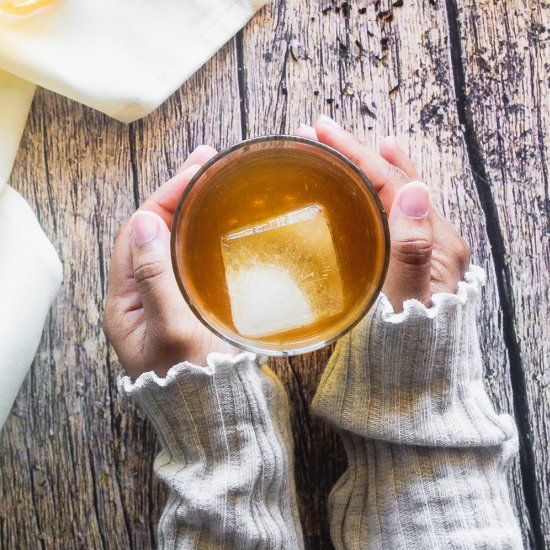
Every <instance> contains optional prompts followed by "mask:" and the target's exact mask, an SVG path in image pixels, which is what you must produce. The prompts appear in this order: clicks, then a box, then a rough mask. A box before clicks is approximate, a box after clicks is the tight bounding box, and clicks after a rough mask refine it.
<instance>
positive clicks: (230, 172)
mask: <svg viewBox="0 0 550 550" xmlns="http://www.w3.org/2000/svg"><path fill="white" fill-rule="evenodd" d="M214 168H215V166H214V167H212V169H211V170H210V171H207V172H206V174H205V175H204V176H203V178H202V180H200V181H199V182H198V183H197V185H195V186H194V188H193V189H192V190H191V192H190V193H189V196H188V197H187V198H186V200H185V202H184V208H183V209H182V212H181V216H180V218H179V227H178V228H176V231H178V232H179V233H178V238H179V251H178V252H179V257H180V259H181V260H180V272H182V273H181V274H182V279H183V280H185V286H186V287H187V294H188V296H189V299H190V300H191V302H192V303H193V305H194V306H195V308H196V310H198V312H199V313H200V314H201V315H202V316H203V317H204V318H206V319H207V321H208V322H209V323H210V325H211V326H213V327H215V328H217V330H218V332H221V333H222V334H223V333H224V334H226V335H227V334H229V335H230V336H233V337H234V336H237V337H238V336H239V335H238V333H237V331H236V328H235V326H234V324H233V321H232V315H231V306H230V301H229V296H228V291H227V284H226V281H225V273H224V264H223V259H222V254H221V248H220V241H221V239H222V237H223V236H224V235H227V234H229V233H232V232H234V231H237V230H239V229H241V228H243V227H247V226H250V225H255V224H260V223H263V222H265V221H266V220H268V219H271V218H274V217H276V216H279V215H283V214H285V213H288V212H290V211H293V210H296V209H298V208H302V207H306V206H309V205H319V206H321V207H322V208H323V209H324V212H325V215H326V217H327V220H328V223H329V227H330V230H331V233H332V238H333V242H334V246H335V249H336V254H337V258H338V262H339V267H340V274H341V280H342V287H343V292H344V303H345V306H344V308H343V310H342V311H341V313H340V314H338V315H334V316H332V317H330V318H325V319H322V320H319V321H316V322H313V323H311V324H309V325H307V326H303V327H299V328H294V329H292V330H288V331H286V332H282V333H278V334H273V335H270V336H266V337H262V338H261V343H265V344H268V345H269V346H270V347H271V348H280V349H288V348H292V347H296V346H300V345H305V346H307V345H309V343H311V342H314V341H315V340H316V339H319V338H321V339H331V338H334V337H335V336H336V335H337V334H335V333H337V332H338V331H341V330H343V329H344V328H347V326H348V325H349V324H350V321H352V320H353V319H355V318H356V317H358V316H359V315H360V314H361V312H362V311H364V309H365V308H366V307H368V305H369V304H370V303H371V302H372V301H373V300H374V299H375V297H376V293H377V290H378V287H379V285H380V279H381V277H382V274H383V272H384V270H385V261H386V258H385V256H386V242H385V236H384V228H383V225H382V222H381V214H380V208H379V206H378V204H376V203H375V202H374V201H373V200H372V197H371V196H370V195H369V192H368V191H367V189H366V187H365V186H364V185H362V186H359V185H357V183H356V182H354V181H351V177H350V173H344V172H342V169H341V167H338V166H335V165H334V163H331V162H326V161H324V160H323V159H322V158H319V157H318V156H312V157H308V156H307V155H305V156H304V155H298V154H296V153H294V152H293V151H291V150H289V149H282V150H275V151H265V152H263V153H258V154H256V155H252V154H251V155H249V156H248V157H247V156H246V155H243V157H242V158H238V159H236V160H235V161H233V162H228V163H227V164H226V166H224V167H223V168H221V169H217V170H216V169H214ZM185 205H187V207H185ZM249 343H253V342H252V341H250V342H249Z"/></svg>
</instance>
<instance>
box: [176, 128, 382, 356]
mask: <svg viewBox="0 0 550 550" xmlns="http://www.w3.org/2000/svg"><path fill="white" fill-rule="evenodd" d="M277 141H280V142H282V141H287V142H295V143H303V144H306V145H310V146H313V147H316V148H318V149H322V150H324V151H325V152H327V153H329V154H331V155H333V156H335V157H336V158H338V159H339V160H340V161H342V162H344V164H346V165H347V166H348V167H349V168H350V169H351V170H352V171H353V172H354V173H355V174H356V175H357V176H358V178H359V180H360V181H361V182H362V183H363V185H364V186H365V188H366V189H367V191H368V193H369V195H370V196H371V197H372V199H373V200H374V203H375V206H376V207H377V210H378V212H379V214H380V221H381V223H382V232H383V237H384V246H383V248H384V250H383V253H384V264H383V266H382V269H381V271H380V277H379V279H378V281H377V283H376V286H375V290H374V292H373V294H372V297H371V299H370V300H369V301H368V302H367V303H366V304H365V307H364V308H362V309H361V311H360V312H359V314H358V315H357V316H356V318H355V319H353V321H352V322H351V323H349V324H347V325H346V327H345V328H344V329H342V330H340V331H339V332H338V333H337V334H336V335H335V336H333V337H331V338H327V339H324V340H320V341H319V342H315V343H313V344H309V345H305V346H301V347H296V348H292V349H271V348H264V347H262V346H261V345H258V346H255V345H250V344H248V343H245V342H241V341H239V340H236V339H233V338H231V337H230V336H227V335H225V334H223V333H222V332H220V331H219V330H218V329H217V328H216V327H214V326H212V325H211V324H210V323H209V322H208V321H207V320H206V319H205V318H204V316H203V315H202V313H201V312H200V310H199V308H198V307H196V306H195V304H194V302H193V300H192V298H191V296H189V294H188V292H187V289H186V287H185V284H184V282H183V280H182V277H181V274H180V270H179V264H178V257H177V250H176V244H177V243H176V239H177V235H176V231H175V229H176V228H177V226H178V222H179V219H180V216H181V211H182V210H183V206H184V203H185V201H186V199H187V197H188V196H189V194H190V192H191V190H192V189H193V187H194V186H195V185H196V184H197V183H198V181H199V180H200V179H201V178H202V176H203V175H204V174H205V172H206V171H207V170H208V169H209V168H210V167H211V166H213V165H214V164H216V163H217V162H218V161H220V160H221V159H223V158H224V157H227V156H228V155H231V154H232V153H234V152H235V151H238V150H239V149H242V148H244V147H246V146H248V145H255V144H256V143H264V142H277ZM389 253H390V231H389V225H388V216H387V213H386V210H385V209H384V207H383V206H382V202H381V201H380V197H379V196H378V193H377V191H376V189H375V188H374V186H373V185H372V183H371V181H370V180H369V178H368V177H367V176H366V174H365V173H364V172H363V171H362V170H361V169H360V168H359V167H358V166H357V165H356V164H355V163H354V162H352V161H351V160H350V159H349V158H348V157H346V156H345V155H343V154H342V153H340V152H339V151H337V150H336V149H334V148H333V147H330V146H329V145H326V144H324V143H321V142H319V141H316V140H314V139H310V138H305V137H300V136H292V135H286V134H268V135H265V136H259V137H254V138H248V139H245V140H243V141H240V142H239V143H236V144H235V145H232V146H230V147H227V148H226V149H223V150H222V151H220V152H219V153H217V154H216V155H214V156H213V157H212V158H211V159H209V160H208V161H206V162H205V163H204V164H203V165H202V166H201V167H200V168H199V170H197V172H196V173H195V174H194V175H193V177H192V178H191V179H190V180H189V183H188V184H187V186H186V187H185V189H184V190H183V193H182V194H181V197H180V198H179V201H178V205H177V207H176V210H175V212H174V218H173V220H172V227H171V228H170V257H171V260H172V271H173V272H174V276H175V278H176V281H177V283H178V287H179V289H180V292H181V293H182V296H183V298H184V300H185V302H186V304H187V305H188V307H189V309H190V310H191V311H192V313H193V315H195V317H196V318H197V319H198V320H199V321H200V322H201V323H202V324H203V325H204V326H205V327H206V328H207V329H208V330H209V331H210V332H212V333H213V334H215V335H216V336H217V337H218V338H221V339H222V340H224V341H225V342H227V343H229V344H231V345H232V346H235V347H237V348H238V349H241V350H244V351H248V352H251V353H255V354H258V355H268V356H272V357H289V356H294V355H302V354H304V353H310V352H313V351H316V350H318V349H321V348H324V347H326V346H328V345H330V344H333V343H334V342H336V341H337V340H339V339H340V338H342V336H344V335H345V334H347V333H348V332H349V331H351V330H352V329H353V328H354V327H355V326H356V325H357V324H358V323H359V322H360V321H361V320H362V319H363V318H364V317H365V315H366V314H367V313H368V312H369V310H370V309H371V308H372V306H373V305H374V303H375V302H376V300H377V299H378V296H379V295H380V292H381V290H382V286H383V285H384V281H385V280H386V275H387V273H388V265H389V259H390V258H389Z"/></svg>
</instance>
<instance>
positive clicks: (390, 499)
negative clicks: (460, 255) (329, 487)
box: [313, 267, 522, 550]
mask: <svg viewBox="0 0 550 550" xmlns="http://www.w3.org/2000/svg"><path fill="white" fill-rule="evenodd" d="M484 277H485V276H484V273H483V271H482V270H481V269H480V268H476V267H472V268H471V269H470V272H469V273H467V274H466V277H465V281H464V282H461V283H460V284H459V289H458V292H457V293H456V294H455V295H451V294H436V295H434V296H433V300H432V302H433V305H432V307H430V308H426V307H425V306H423V305H422V304H421V303H419V302H418V301H415V300H410V301H408V302H406V303H405V304H404V311H403V312H402V313H394V312H393V309H392V307H391V304H390V303H389V301H388V299H387V298H386V297H385V296H383V295H382V296H380V298H379V299H378V301H377V303H376V305H375V307H374V308H373V310H372V311H371V312H370V313H369V315H368V316H367V317H366V319H365V320H364V321H363V322H362V323H361V324H360V325H359V326H358V327H357V328H355V329H354V330H353V331H352V332H351V333H350V334H348V335H347V336H346V337H344V338H343V339H342V340H341V341H340V342H339V343H338V345H337V347H336V350H335V352H334V354H333V356H332V357H331V360H330V362H329V364H328V366H327V368H326V370H325V373H324V375H323V378H322V380H321V384H320V386H319V389H318V392H317V395H316V396H315V399H314V403H313V409H314V412H315V413H316V414H317V415H318V416H320V417H322V418H324V419H325V420H326V421H328V422H329V423H331V424H332V425H333V426H334V427H335V428H336V429H337V430H338V431H339V433H340V435H341V436H342V439H343V442H344V445H345V448H346V452H347V455H348V470H347V471H346V473H345V474H344V475H343V476H342V478H341V479H340V480H339V481H338V483H337V484H336V486H335V487H334V489H333V491H332V493H331V496H330V500H329V506H330V510H329V515H330V522H331V536H332V539H333V543H334V545H335V547H336V548H337V549H343V548H346V549H356V548H376V549H379V548H380V549H386V548H391V549H392V550H394V549H404V548H419V549H423V548H430V549H431V548H461V549H462V548H471V549H479V548H483V549H497V548H498V549H503V548H522V542H521V536H520V532H519V528H518V524H517V521H516V519H515V517H514V514H513V512H512V507H511V504H510V497H509V492H508V486H507V480H506V476H507V471H508V468H509V464H510V461H511V458H512V457H513V455H514V454H515V453H516V452H517V434H516V429H515V426H514V422H513V420H512V419H511V418H510V417H509V416H507V415H500V414H497V413H496V412H495V410H494V409H493V407H492V405H491V403H490V401H489V398H488V396H487V394H486V392H485V390H484V387H483V381H482V368H483V365H482V357H481V353H480V348H479V342H478V333H477V327H476V314H477V309H478V306H479V293H480V287H481V286H482V285H483V283H484Z"/></svg>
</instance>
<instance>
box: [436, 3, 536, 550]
mask: <svg viewBox="0 0 550 550" xmlns="http://www.w3.org/2000/svg"><path fill="white" fill-rule="evenodd" d="M446 11H447V20H448V28H449V42H450V48H451V65H452V73H453V82H454V89H455V95H456V101H457V111H458V118H459V122H460V123H461V125H462V128H463V136H464V142H465V145H466V151H467V155H468V161H469V165H470V169H471V173H472V177H473V180H474V183H475V186H476V189H477V192H478V197H479V202H480V204H481V208H482V210H483V214H484V216H485V223H486V227H487V236H488V239H489V244H490V246H491V252H492V259H493V264H494V268H495V276H496V283H497V291H498V296H499V302H500V306H501V308H502V333H503V339H504V343H505V345H506V351H507V354H508V358H509V362H510V379H511V386H512V387H511V392H512V401H513V407H514V414H515V420H516V425H517V428H518V435H519V440H520V453H519V454H520V470H521V476H522V488H523V495H524V499H525V506H526V509H527V514H528V518H527V519H528V522H529V527H530V533H529V536H530V539H531V540H530V542H531V545H532V546H533V547H535V548H543V547H544V535H543V531H542V523H541V513H540V507H539V502H538V498H537V480H536V476H535V464H536V461H535V456H534V449H533V443H532V429H531V426H530V423H529V407H528V400H527V388H526V383H525V378H524V369H523V360H522V357H521V347H520V345H519V342H518V338H517V334H516V328H515V324H514V319H515V318H516V310H515V304H514V299H513V295H512V284H511V273H510V268H509V266H508V262H507V259H506V247H505V244H504V237H503V234H502V230H501V228H500V223H499V219H498V213H497V208H496V205H495V201H494V197H493V194H492V190H491V182H490V180H489V178H488V175H487V170H486V169H485V160H484V158H483V154H482V152H481V148H480V146H479V142H478V139H477V132H476V128H475V125H474V122H473V119H472V114H471V111H470V108H469V103H468V97H467V94H466V86H465V82H466V78H465V70H464V65H463V56H462V44H461V38H460V19H459V15H458V7H457V5H456V0H446Z"/></svg>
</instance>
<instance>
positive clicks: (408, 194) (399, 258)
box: [384, 181, 433, 311]
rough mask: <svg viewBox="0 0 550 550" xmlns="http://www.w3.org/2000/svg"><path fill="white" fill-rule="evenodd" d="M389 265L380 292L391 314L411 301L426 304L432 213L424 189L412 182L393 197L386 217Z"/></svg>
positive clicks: (428, 197) (429, 270) (427, 298)
mask: <svg viewBox="0 0 550 550" xmlns="http://www.w3.org/2000/svg"><path fill="white" fill-rule="evenodd" d="M389 226H390V241H391V252H390V264H389V267H388V275H387V277H386V281H385V283H384V292H385V294H386V296H387V297H388V299H389V300H390V302H391V303H392V305H393V307H394V310H395V311H401V310H402V309H403V302H404V301H406V300H410V299H415V300H418V301H420V302H422V303H423V304H426V305H429V304H430V298H431V292H430V280H431V260H432V248H433V212H432V205H431V200H430V195H429V192H428V188H427V187H426V185H425V184H423V183H421V182H419V181H414V182H411V183H408V184H407V185H406V186H405V187H403V189H401V190H400V191H399V193H398V194H397V196H396V198H395V201H394V203H393V206H392V209H391V212H390V217H389Z"/></svg>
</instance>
